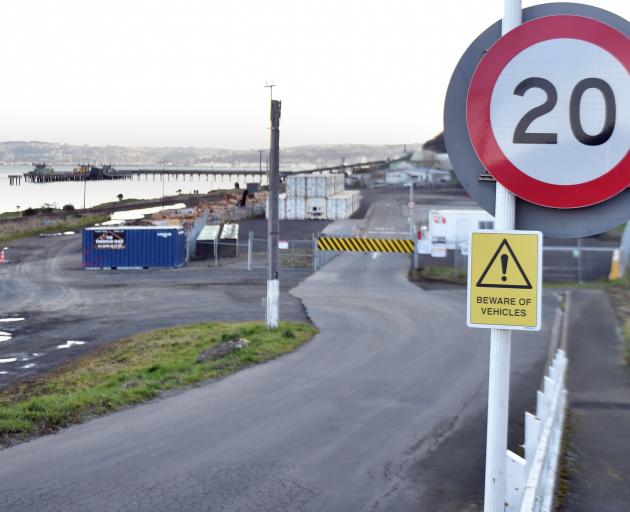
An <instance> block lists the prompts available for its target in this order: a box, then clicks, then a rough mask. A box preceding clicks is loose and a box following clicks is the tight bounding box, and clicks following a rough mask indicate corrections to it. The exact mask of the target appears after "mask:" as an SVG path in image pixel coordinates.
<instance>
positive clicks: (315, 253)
mask: <svg viewBox="0 0 630 512" xmlns="http://www.w3.org/2000/svg"><path fill="white" fill-rule="evenodd" d="M253 235H254V233H253V232H250V233H249V236H248V238H247V240H243V239H239V240H238V241H237V240H222V239H220V240H218V241H217V242H215V241H207V242H198V243H204V244H207V245H208V247H207V248H206V249H207V250H205V251H203V252H204V254H206V255H209V257H208V258H207V260H208V262H209V263H210V264H211V265H215V266H217V267H225V268H233V269H238V270H260V269H266V268H267V264H268V247H267V243H268V242H267V239H266V238H255V237H254V236H253ZM215 248H216V249H215ZM337 254H338V253H329V252H325V251H319V250H318V249H317V238H316V237H315V236H314V237H313V238H312V239H311V240H281V241H280V243H279V247H278V261H279V266H280V269H302V270H310V271H315V270H318V269H320V268H321V267H322V266H324V265H326V264H327V263H328V262H329V261H331V260H332V259H333V258H334V257H336V256H337Z"/></svg>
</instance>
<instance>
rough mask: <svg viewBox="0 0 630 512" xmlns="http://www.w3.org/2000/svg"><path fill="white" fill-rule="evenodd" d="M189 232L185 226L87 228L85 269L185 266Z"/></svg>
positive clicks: (84, 242) (84, 239)
mask: <svg viewBox="0 0 630 512" xmlns="http://www.w3.org/2000/svg"><path fill="white" fill-rule="evenodd" d="M185 262H186V235H185V234H184V230H183V229H182V228H181V227H170V226H169V227H159V226H107V227H105V226H104V227H93V228H87V229H84V230H83V268H158V267H162V268H164V267H181V266H183V265H184V263H185Z"/></svg>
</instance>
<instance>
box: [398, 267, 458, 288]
mask: <svg viewBox="0 0 630 512" xmlns="http://www.w3.org/2000/svg"><path fill="white" fill-rule="evenodd" d="M409 279H410V280H411V281H414V282H422V281H436V282H441V283H452V284H461V285H465V284H466V271H465V270H456V269H454V268H453V267H424V268H412V269H411V270H410V271H409Z"/></svg>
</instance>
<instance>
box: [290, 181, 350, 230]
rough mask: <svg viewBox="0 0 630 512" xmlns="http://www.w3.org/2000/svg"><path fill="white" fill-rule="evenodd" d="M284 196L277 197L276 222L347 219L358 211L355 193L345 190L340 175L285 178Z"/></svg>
mask: <svg viewBox="0 0 630 512" xmlns="http://www.w3.org/2000/svg"><path fill="white" fill-rule="evenodd" d="M286 190H287V191H286V194H280V196H279V205H278V206H279V212H280V219H282V220H284V219H286V220H303V219H330V220H337V219H347V218H349V217H350V216H351V215H352V214H353V213H354V212H355V211H356V210H357V209H358V208H359V203H360V201H361V195H360V193H359V191H358V190H345V184H344V175H343V174H319V175H310V174H296V175H294V176H287V179H286Z"/></svg>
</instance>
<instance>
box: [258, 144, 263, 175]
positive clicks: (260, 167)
mask: <svg viewBox="0 0 630 512" xmlns="http://www.w3.org/2000/svg"><path fill="white" fill-rule="evenodd" d="M258 153H259V156H260V162H259V165H258V171H259V172H260V173H262V154H263V150H262V149H259V150H258Z"/></svg>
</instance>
